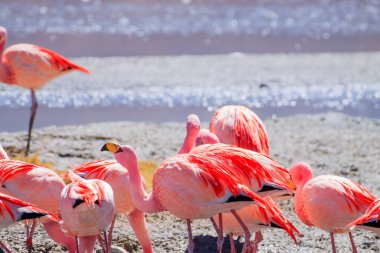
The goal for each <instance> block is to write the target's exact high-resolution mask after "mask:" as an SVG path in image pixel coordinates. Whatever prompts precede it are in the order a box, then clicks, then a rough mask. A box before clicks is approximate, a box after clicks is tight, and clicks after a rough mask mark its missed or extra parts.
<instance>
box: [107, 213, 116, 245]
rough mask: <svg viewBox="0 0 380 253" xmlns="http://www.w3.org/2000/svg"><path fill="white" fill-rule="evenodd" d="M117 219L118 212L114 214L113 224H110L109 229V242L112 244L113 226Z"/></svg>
mask: <svg viewBox="0 0 380 253" xmlns="http://www.w3.org/2000/svg"><path fill="white" fill-rule="evenodd" d="M115 221H116V214H115V215H114V216H113V219H112V222H111V226H110V230H109V231H108V243H109V244H110V245H111V244H112V232H113V228H114V227H115Z"/></svg>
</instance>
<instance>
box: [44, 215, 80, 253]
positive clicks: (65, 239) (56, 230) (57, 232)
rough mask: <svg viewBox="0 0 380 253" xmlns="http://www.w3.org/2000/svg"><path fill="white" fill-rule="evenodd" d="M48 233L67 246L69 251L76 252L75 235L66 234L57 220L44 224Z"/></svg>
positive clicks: (53, 238) (57, 241)
mask: <svg viewBox="0 0 380 253" xmlns="http://www.w3.org/2000/svg"><path fill="white" fill-rule="evenodd" d="M43 225H44V227H45V230H46V233H47V234H48V235H49V237H50V238H51V239H52V240H53V241H55V242H56V243H58V244H61V245H63V246H65V247H66V248H67V251H68V252H69V253H75V252H76V241H75V238H74V237H70V236H66V235H65V234H64V233H63V232H62V230H61V227H60V225H59V223H58V222H56V221H49V222H45V223H44V224H43Z"/></svg>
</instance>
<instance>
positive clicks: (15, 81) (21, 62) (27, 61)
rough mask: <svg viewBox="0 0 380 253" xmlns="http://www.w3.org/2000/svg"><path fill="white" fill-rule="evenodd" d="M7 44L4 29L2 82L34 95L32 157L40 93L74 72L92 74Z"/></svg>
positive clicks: (0, 37)
mask: <svg viewBox="0 0 380 253" xmlns="http://www.w3.org/2000/svg"><path fill="white" fill-rule="evenodd" d="M6 42H7V30H6V29H5V28H4V27H0V82H3V83H6V84H10V85H18V86H20V87H22V88H25V89H30V92H31V100H32V105H31V114H30V119H29V130H28V140H27V145H26V150H25V155H28V153H29V148H30V141H31V136H32V128H33V124H34V118H35V116H36V112H37V108H38V103H37V99H36V89H39V88H41V87H42V86H44V85H45V84H46V83H47V82H49V81H50V80H52V79H54V78H56V77H58V76H61V75H62V74H65V73H68V72H70V71H72V70H78V71H81V72H83V73H86V74H88V73H90V72H89V71H88V70H87V69H85V68H83V67H81V66H79V65H76V64H74V63H72V62H71V61H69V60H68V59H66V58H64V57H63V56H61V55H59V54H57V53H56V52H54V51H51V50H49V49H46V48H43V47H40V46H37V45H32V44H16V45H13V46H10V47H8V48H7V49H6V50H5V45H6Z"/></svg>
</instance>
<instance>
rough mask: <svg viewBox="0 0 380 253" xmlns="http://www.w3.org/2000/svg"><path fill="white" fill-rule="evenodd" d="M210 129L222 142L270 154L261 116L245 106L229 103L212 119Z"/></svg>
mask: <svg viewBox="0 0 380 253" xmlns="http://www.w3.org/2000/svg"><path fill="white" fill-rule="evenodd" d="M210 131H211V132H212V133H214V134H215V135H216V136H217V137H218V139H219V141H220V142H222V143H226V144H231V145H235V146H238V147H241V148H245V149H250V150H253V151H256V152H259V153H263V154H266V155H267V154H269V140H268V135H267V132H266V130H265V127H264V125H263V123H262V122H261V120H260V118H259V117H258V116H257V115H256V114H255V113H254V112H252V111H251V110H249V109H248V108H247V107H245V106H236V105H227V106H223V107H222V108H220V109H218V110H217V111H216V112H215V113H214V115H213V116H212V119H211V121H210Z"/></svg>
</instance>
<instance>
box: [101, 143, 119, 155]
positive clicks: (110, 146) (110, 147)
mask: <svg viewBox="0 0 380 253" xmlns="http://www.w3.org/2000/svg"><path fill="white" fill-rule="evenodd" d="M100 151H108V152H111V153H112V154H116V153H119V152H123V150H122V149H121V147H120V145H119V144H116V143H112V142H108V143H106V144H104V145H103V147H102V149H101V150H100Z"/></svg>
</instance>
